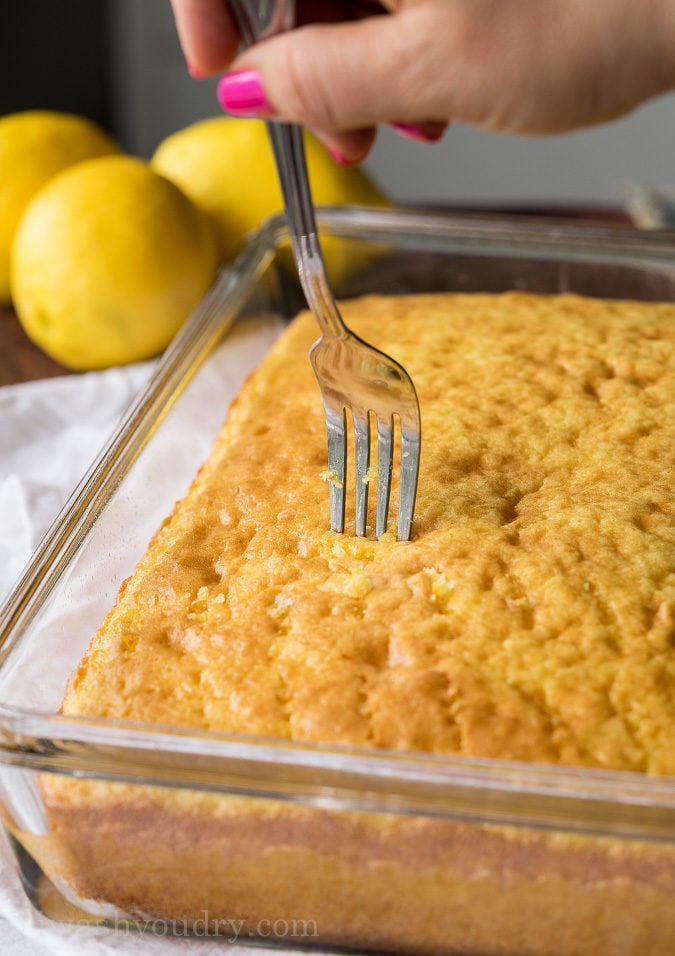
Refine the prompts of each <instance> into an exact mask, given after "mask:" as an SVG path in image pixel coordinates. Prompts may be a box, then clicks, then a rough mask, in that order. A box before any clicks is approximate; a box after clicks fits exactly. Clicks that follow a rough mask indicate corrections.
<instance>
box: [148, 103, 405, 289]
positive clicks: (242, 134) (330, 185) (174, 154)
mask: <svg viewBox="0 0 675 956" xmlns="http://www.w3.org/2000/svg"><path fill="white" fill-rule="evenodd" d="M305 146H306V152H307V166H308V170H309V176H310V181H311V187H312V196H313V199H314V202H315V203H316V204H317V205H318V204H323V205H343V204H355V205H365V206H368V205H377V206H382V205H385V204H386V202H387V201H386V199H385V198H384V197H383V196H382V195H381V193H380V192H379V191H378V189H377V188H376V186H375V185H374V184H373V183H372V182H371V181H370V179H369V178H368V177H367V176H366V174H365V173H364V172H363V171H362V170H361V169H358V168H354V167H344V166H340V165H338V164H337V163H336V162H335V161H334V160H333V159H332V158H331V156H330V155H329V154H328V152H327V151H326V149H325V147H324V146H322V144H321V143H320V142H319V141H318V140H317V139H316V138H315V137H314V136H312V135H311V134H308V133H307V134H305ZM151 164H152V166H153V168H154V169H156V170H158V171H159V172H160V173H162V174H163V175H164V176H167V177H168V178H169V179H171V180H173V182H175V183H177V185H178V186H180V187H181V189H183V190H184V191H185V192H186V193H187V195H188V196H190V198H191V199H192V200H193V201H194V202H196V203H197V204H198V205H199V206H200V207H201V208H202V209H204V210H205V211H206V212H208V213H209V214H210V215H211V216H212V217H213V219H214V220H215V222H216V224H217V227H218V232H219V235H220V248H221V254H222V257H223V259H225V260H226V259H231V258H232V257H233V256H234V255H236V253H237V252H238V251H239V249H240V248H241V246H242V243H243V241H244V239H245V237H246V236H247V235H248V234H249V233H250V232H251V231H252V230H254V229H257V228H258V227H259V226H260V224H261V223H262V222H263V221H264V220H265V219H266V218H268V216H271V215H273V214H274V213H278V212H281V210H282V209H283V200H282V197H281V190H280V188H279V183H278V180H277V174H276V168H275V165H274V157H273V154H272V150H271V147H270V144H269V140H268V136H267V130H266V128H265V124H264V122H263V121H262V120H254V119H235V118H232V117H227V116H218V117H215V118H213V119H207V120H202V121H201V122H198V123H194V124H193V125H192V126H188V127H186V128H185V129H183V130H180V131H179V132H177V133H174V134H173V135H171V136H169V137H168V138H167V139H165V140H164V142H163V143H161V144H160V145H159V147H158V148H157V151H156V152H155V155H154V156H153V158H152V160H151ZM323 246H324V252H325V254H326V260H327V264H328V266H329V269H330V270H331V272H332V274H333V275H335V273H336V272H339V273H342V272H343V271H344V270H345V268H346V267H347V266H348V263H347V261H346V259H345V255H344V254H343V251H342V249H341V247H340V246H339V245H338V244H337V243H333V242H330V241H325V242H324V243H323Z"/></svg>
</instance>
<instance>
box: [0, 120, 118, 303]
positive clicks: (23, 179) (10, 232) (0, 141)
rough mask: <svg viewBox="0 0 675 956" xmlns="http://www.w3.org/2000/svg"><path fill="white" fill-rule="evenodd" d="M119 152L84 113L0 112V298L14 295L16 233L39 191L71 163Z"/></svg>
mask: <svg viewBox="0 0 675 956" xmlns="http://www.w3.org/2000/svg"><path fill="white" fill-rule="evenodd" d="M119 152H120V149H119V147H118V146H117V144H116V143H115V142H114V141H113V140H112V139H111V138H110V137H109V136H108V135H107V134H106V133H104V132H103V130H102V129H100V128H99V127H98V126H97V125H96V124H95V123H92V122H91V121H90V120H87V119H84V118H83V117H81V116H73V115H71V114H70V113H56V112H50V111H47V110H29V111H26V112H24V113H10V114H8V115H6V116H3V117H0V303H3V304H4V303H7V302H9V298H10V289H9V257H10V249H11V244H12V237H13V236H14V232H15V230H16V227H17V225H18V222H19V219H20V218H21V215H22V213H23V211H24V209H25V208H26V206H27V205H28V203H29V201H30V200H31V199H32V197H33V196H34V195H35V193H36V192H37V191H38V190H39V189H40V188H41V187H42V186H43V185H44V183H46V182H47V180H49V179H51V177H52V176H54V175H55V174H56V173H58V172H60V171H61V170H62V169H65V168H66V167H67V166H72V165H73V164H74V163H79V162H80V161H81V160H84V159H90V158H92V157H94V156H103V155H105V154H109V153H119Z"/></svg>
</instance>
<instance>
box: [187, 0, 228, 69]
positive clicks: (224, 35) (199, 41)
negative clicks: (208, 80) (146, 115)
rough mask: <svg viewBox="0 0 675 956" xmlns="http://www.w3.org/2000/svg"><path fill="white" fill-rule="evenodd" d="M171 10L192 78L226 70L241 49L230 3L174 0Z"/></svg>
mask: <svg viewBox="0 0 675 956" xmlns="http://www.w3.org/2000/svg"><path fill="white" fill-rule="evenodd" d="M171 6H172V7H173V12H174V16H175V19H176V29H177V30H178V37H179V39H180V44H181V47H182V48H183V53H184V54H185V59H186V60H187V62H188V69H189V70H190V72H191V73H192V75H193V76H211V75H212V74H214V73H219V72H220V71H221V70H224V69H226V68H227V67H228V66H229V64H230V63H231V62H232V60H233V59H234V58H235V56H236V55H237V50H238V48H239V31H238V30H237V28H236V26H235V23H234V20H233V19H232V16H231V15H230V10H229V7H228V4H227V0H171Z"/></svg>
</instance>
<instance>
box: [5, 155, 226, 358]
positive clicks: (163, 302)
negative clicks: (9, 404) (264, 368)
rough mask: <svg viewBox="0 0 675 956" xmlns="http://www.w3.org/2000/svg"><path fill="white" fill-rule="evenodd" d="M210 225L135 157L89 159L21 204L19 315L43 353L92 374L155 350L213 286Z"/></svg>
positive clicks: (14, 272) (16, 262) (14, 281)
mask: <svg viewBox="0 0 675 956" xmlns="http://www.w3.org/2000/svg"><path fill="white" fill-rule="evenodd" d="M217 267H218V255H217V244H216V239H215V236H214V230H213V227H212V225H211V223H210V222H209V221H208V220H207V219H206V217H205V216H204V214H203V213H202V212H200V210H199V209H197V207H196V206H195V205H194V204H193V203H192V202H191V201H190V200H189V199H188V198H187V196H185V195H184V194H183V193H182V192H181V191H180V190H179V189H178V187H177V186H175V185H174V184H173V183H171V182H169V180H167V179H165V178H164V177H163V176H160V175H159V173H156V172H154V171H153V170H151V169H150V167H149V166H148V165H147V164H146V163H144V162H142V161H141V160H138V159H133V158H131V157H129V156H110V157H103V158H99V159H92V160H87V161H86V162H83V163H79V164H78V165H77V166H73V167H72V168H70V169H67V170H65V171H64V172H62V173H59V174H58V175H57V176H55V177H54V178H53V179H52V180H50V182H49V183H47V185H46V186H44V187H43V189H42V190H41V191H40V192H39V193H38V194H37V195H36V196H35V197H34V199H33V200H32V201H31V203H30V204H29V205H28V208H27V209H26V211H25V213H24V215H23V217H22V219H21V222H20V223H19V227H18V229H17V231H16V235H15V238H14V244H13V248H12V260H11V285H12V295H13V298H14V305H15V308H16V311H17V315H18V316H19V319H20V321H21V323H22V325H23V327H24V329H25V331H26V333H27V334H28V336H29V338H31V339H32V340H33V341H34V342H35V343H36V344H37V345H38V346H40V347H41V348H42V349H43V350H44V351H45V352H46V353H47V354H48V355H51V356H52V357H53V358H54V359H56V360H57V361H58V362H61V363H62V364H64V365H66V366H68V367H70V368H73V369H79V370H83V369H96V368H105V367H107V366H110V365H120V364H124V363H127V362H133V361H137V360H139V359H144V358H148V357H150V356H152V355H155V354H156V353H158V352H159V351H161V350H162V349H163V348H164V347H165V346H166V345H167V344H168V342H169V341H170V339H171V338H172V336H173V335H174V333H175V332H176V330H177V329H178V327H179V326H180V325H181V323H182V322H183V321H184V319H185V318H186V317H187V316H188V314H189V313H190V311H191V310H192V309H193V308H194V306H195V305H196V304H197V302H198V301H199V299H200V298H201V296H202V295H203V294H204V292H205V291H206V289H207V288H208V286H209V285H210V284H211V282H212V281H213V278H214V276H215V274H216V270H217Z"/></svg>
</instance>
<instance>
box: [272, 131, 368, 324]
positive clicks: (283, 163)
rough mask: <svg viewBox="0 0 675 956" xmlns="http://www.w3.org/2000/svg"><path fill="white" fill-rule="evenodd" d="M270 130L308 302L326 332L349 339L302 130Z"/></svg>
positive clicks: (292, 239)
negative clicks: (329, 270) (330, 276)
mask: <svg viewBox="0 0 675 956" xmlns="http://www.w3.org/2000/svg"><path fill="white" fill-rule="evenodd" d="M267 132H268V134H269V137H270V141H271V143H272V149H273V150H274V158H275V160H276V164H277V171H278V174H279V183H280V185H281V192H282V195H283V198H284V207H285V209H286V218H287V220H288V225H289V230H290V234H291V241H292V244H293V255H294V257H295V262H296V264H297V267H298V274H299V276H300V284H301V285H302V288H303V291H304V293H305V296H306V298H307V303H308V305H309V307H310V308H311V310H312V312H313V313H314V315H315V316H316V318H317V321H318V322H319V324H320V326H321V331H322V333H323V334H324V335H327V336H333V337H336V338H345V337H347V336H348V335H349V331H348V329H347V327H346V326H345V324H344V322H343V320H342V316H341V315H340V312H339V310H338V307H337V305H336V303H335V299H334V297H333V293H332V292H331V289H330V286H329V284H328V280H327V277H326V266H325V263H324V259H323V253H322V251H321V245H320V243H319V236H318V232H317V228H316V219H315V217H314V204H313V203H312V195H311V192H310V188H309V177H308V174H307V160H306V157H305V143H304V140H303V134H302V129H301V128H300V127H299V126H296V125H295V124H292V123H268V124H267Z"/></svg>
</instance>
